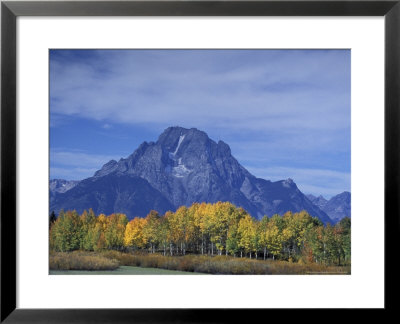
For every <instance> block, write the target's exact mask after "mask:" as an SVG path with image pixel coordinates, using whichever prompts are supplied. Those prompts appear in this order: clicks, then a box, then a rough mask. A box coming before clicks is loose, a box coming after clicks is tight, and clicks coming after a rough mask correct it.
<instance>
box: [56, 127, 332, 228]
mask: <svg viewBox="0 0 400 324" xmlns="http://www.w3.org/2000/svg"><path fill="white" fill-rule="evenodd" d="M107 183H108V184H110V185H109V186H108V187H107V185H106V184H107ZM111 185H112V186H113V187H110V186H111ZM138 186H141V187H140V188H138ZM89 188H90V190H91V192H89V191H88V190H89ZM143 190H145V192H143ZM150 193H151V195H152V196H154V197H155V198H154V199H156V198H157V199H156V200H157V201H158V205H157V206H154V208H151V209H157V208H156V207H158V208H159V210H158V209H157V210H158V211H159V212H160V213H164V212H165V211H167V210H168V209H166V208H171V207H170V206H173V208H178V207H180V206H182V205H186V206H188V205H191V204H192V203H193V202H210V203H214V202H217V201H230V202H232V203H233V204H235V205H237V206H240V207H243V208H244V209H245V210H247V211H248V212H249V213H250V214H251V215H252V216H254V217H256V218H260V217H262V216H264V215H268V216H272V215H273V214H275V213H278V214H283V213H285V212H287V211H289V210H290V211H293V212H297V211H301V210H307V211H308V212H309V213H310V214H311V215H312V216H317V217H319V218H320V219H321V220H322V221H323V222H328V221H329V217H327V215H326V214H325V213H324V212H323V211H321V210H320V209H319V208H318V207H315V206H314V205H313V204H311V202H310V201H309V200H308V199H307V198H305V196H304V195H303V194H302V193H301V192H300V190H299V189H298V188H297V186H296V184H295V182H294V181H293V180H292V179H286V180H281V181H277V182H271V181H267V180H263V179H258V178H256V177H255V176H253V175H252V174H251V173H250V172H248V171H247V170H246V169H245V168H244V167H243V166H242V165H240V163H239V162H238V161H237V160H236V159H235V158H234V157H233V156H232V154H231V149H230V147H229V145H228V144H226V143H225V142H223V141H222V140H220V141H218V143H217V142H215V141H214V140H212V139H210V138H209V137H208V135H207V134H206V133H205V132H203V131H200V130H198V129H196V128H183V127H179V126H174V127H168V128H167V129H165V130H164V131H163V132H162V134H161V135H160V136H159V137H158V140H157V141H156V142H143V143H142V144H141V145H140V146H139V147H138V148H137V149H136V150H135V151H134V152H133V153H132V154H131V155H130V156H128V157H127V158H126V159H121V160H119V161H118V162H116V161H115V160H111V161H109V162H108V163H106V164H105V165H104V166H103V167H102V168H101V169H100V170H99V171H97V172H96V173H95V175H94V177H92V178H89V179H86V180H85V182H82V183H81V184H79V185H77V186H76V188H74V189H73V190H70V191H69V192H68V194H66V195H64V196H58V197H57V199H56V200H55V201H54V203H53V205H52V206H53V207H52V209H54V210H59V209H61V208H64V209H67V208H68V206H71V208H73V209H77V210H78V209H79V208H80V206H77V204H78V203H77V202H76V200H75V201H73V199H77V198H73V197H81V196H82V195H83V196H82V197H81V198H79V202H80V203H79V204H81V205H82V206H81V207H82V208H90V207H91V208H93V209H94V210H95V208H94V207H95V206H92V205H90V206H89V202H90V201H92V204H95V205H96V206H99V207H98V208H100V206H103V207H104V208H106V207H107V210H111V209H112V208H114V209H115V207H112V206H120V207H119V209H121V210H124V212H125V213H128V217H132V216H134V215H135V214H134V213H135V211H134V210H131V211H130V208H133V207H132V206H136V207H135V208H136V210H141V211H143V210H145V208H139V207H138V206H139V205H140V201H137V202H136V200H137V199H139V198H135V197H142V199H145V201H146V204H147V205H146V206H150V207H151V197H148V196H147V195H149V194H150ZM84 197H86V198H84ZM99 197H110V198H109V199H110V201H108V202H101V204H100V202H99V199H100V198H99ZM123 197H125V198H123ZM126 197H128V198H126ZM101 199H103V198H101ZM104 199H105V198H104ZM113 199H117V200H116V201H114V200H113ZM123 199H128V201H126V202H124V200H123ZM84 202H85V203H84ZM84 204H88V206H86V205H85V206H83V205H84ZM105 206H106V207H105ZM103 207H101V208H103ZM146 208H147V207H146ZM173 208H172V209H173ZM127 210H128V212H127ZM95 211H96V210H95ZM97 212H102V211H101V210H97ZM115 212H120V211H118V210H115ZM139 216H145V214H144V215H142V214H140V215H139Z"/></svg>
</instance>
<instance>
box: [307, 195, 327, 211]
mask: <svg viewBox="0 0 400 324" xmlns="http://www.w3.org/2000/svg"><path fill="white" fill-rule="evenodd" d="M306 197H307V198H308V199H309V200H310V201H311V202H312V203H313V204H314V205H315V206H317V207H319V208H320V209H323V208H324V207H325V205H326V203H327V202H328V200H326V199H325V198H324V197H322V196H321V195H320V196H318V197H315V196H313V195H306Z"/></svg>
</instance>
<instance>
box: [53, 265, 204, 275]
mask: <svg viewBox="0 0 400 324" xmlns="http://www.w3.org/2000/svg"><path fill="white" fill-rule="evenodd" d="M50 274H51V275H204V274H205V273H194V272H187V271H174V270H165V269H156V268H140V267H130V266H121V267H119V268H118V269H116V270H109V271H103V270H96V271H83V270H50Z"/></svg>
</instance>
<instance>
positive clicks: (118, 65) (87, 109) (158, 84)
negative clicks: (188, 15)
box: [50, 50, 351, 198]
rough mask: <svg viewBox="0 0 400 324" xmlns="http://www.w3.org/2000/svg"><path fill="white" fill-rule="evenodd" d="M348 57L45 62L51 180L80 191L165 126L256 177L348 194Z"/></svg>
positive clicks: (100, 57) (62, 57) (62, 56)
mask: <svg viewBox="0 0 400 324" xmlns="http://www.w3.org/2000/svg"><path fill="white" fill-rule="evenodd" d="M350 90H351V89H350V50H51V51H50V178H51V179H54V178H62V179H69V180H80V179H84V178H87V177H90V176H92V175H93V173H94V172H95V171H96V170H98V169H99V168H101V166H102V165H103V164H104V163H106V162H108V161H109V160H111V159H116V160H118V159H119V158H121V157H124V158H125V157H127V156H128V155H129V154H131V153H132V152H133V151H134V150H135V149H136V148H137V147H138V146H139V145H140V144H141V143H142V142H143V141H156V140H157V137H158V135H159V134H161V133H162V131H163V130H164V129H165V128H167V127H169V126H182V127H186V128H191V127H196V128H198V129H200V130H203V131H205V132H207V133H208V135H209V136H210V137H211V138H212V139H213V140H215V141H218V140H223V141H224V142H226V143H227V144H229V145H230V147H231V150H232V154H233V156H234V157H236V159H237V160H238V161H239V162H240V163H241V164H242V165H243V166H244V167H246V168H247V169H248V170H249V171H250V172H251V173H253V174H254V175H256V176H258V177H261V178H265V179H269V180H273V181H275V180H281V179H286V178H292V179H293V180H294V181H295V182H296V183H297V185H298V187H299V188H300V190H302V191H303V192H304V193H312V194H314V195H320V194H322V195H323V196H325V197H327V198H329V197H331V196H332V195H335V194H337V193H340V192H343V191H345V190H347V191H350Z"/></svg>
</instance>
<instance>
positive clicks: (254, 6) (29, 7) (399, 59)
mask: <svg viewBox="0 0 400 324" xmlns="http://www.w3.org/2000/svg"><path fill="white" fill-rule="evenodd" d="M19 16H384V17H385V179H384V181H385V205H384V208H385V310H386V311H387V310H393V309H394V308H395V307H396V304H397V303H396V299H395V298H394V297H393V298H391V296H394V293H395V290H396V287H397V286H398V285H397V284H398V282H399V280H398V274H396V273H395V272H396V271H395V270H396V269H395V268H394V265H393V263H394V260H395V259H396V258H397V254H396V250H397V246H396V244H392V242H393V243H394V238H396V237H399V228H400V219H399V210H400V194H399V193H400V192H399V181H400V173H399V162H400V141H399V139H400V136H399V129H400V0H391V1H386V0H380V1H376V0H372V1H353V0H350V1H334V0H327V1H323V0H314V1H294V0H291V1H285V0H282V1H277V0H259V1H182V0H181V1H169V0H165V1H122V2H120V1H116V2H113V1H100V2H99V1H2V2H1V240H0V244H1V295H0V298H1V314H0V315H1V317H0V321H1V322H5V323H31V322H32V323H33V322H35V323H91V322H93V323H97V322H101V323H113V322H115V323H128V322H129V323H130V322H135V323H144V322H146V323H147V322H156V323H158V322H163V323H170V322H171V323H172V322H174V323H195V322H196V323H197V322H234V321H237V320H238V319H239V318H240V317H241V316H242V315H243V314H247V315H246V316H250V317H249V319H250V320H251V319H254V320H255V319H256V316H258V315H262V313H263V312H265V311H266V310H244V309H235V310H229V309H214V310H212V311H211V310H204V309H201V310H195V309H179V310H178V309H96V310H95V309H18V308H16V300H17V294H16V288H17V287H16V270H17V269H16V237H17V233H16V190H17V187H16V163H17V158H16V134H17V129H16V36H17V31H16V19H17V17H19ZM372 258H373V256H371V259H372ZM269 312H273V311H272V310H269ZM260 313H261V314H260Z"/></svg>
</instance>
